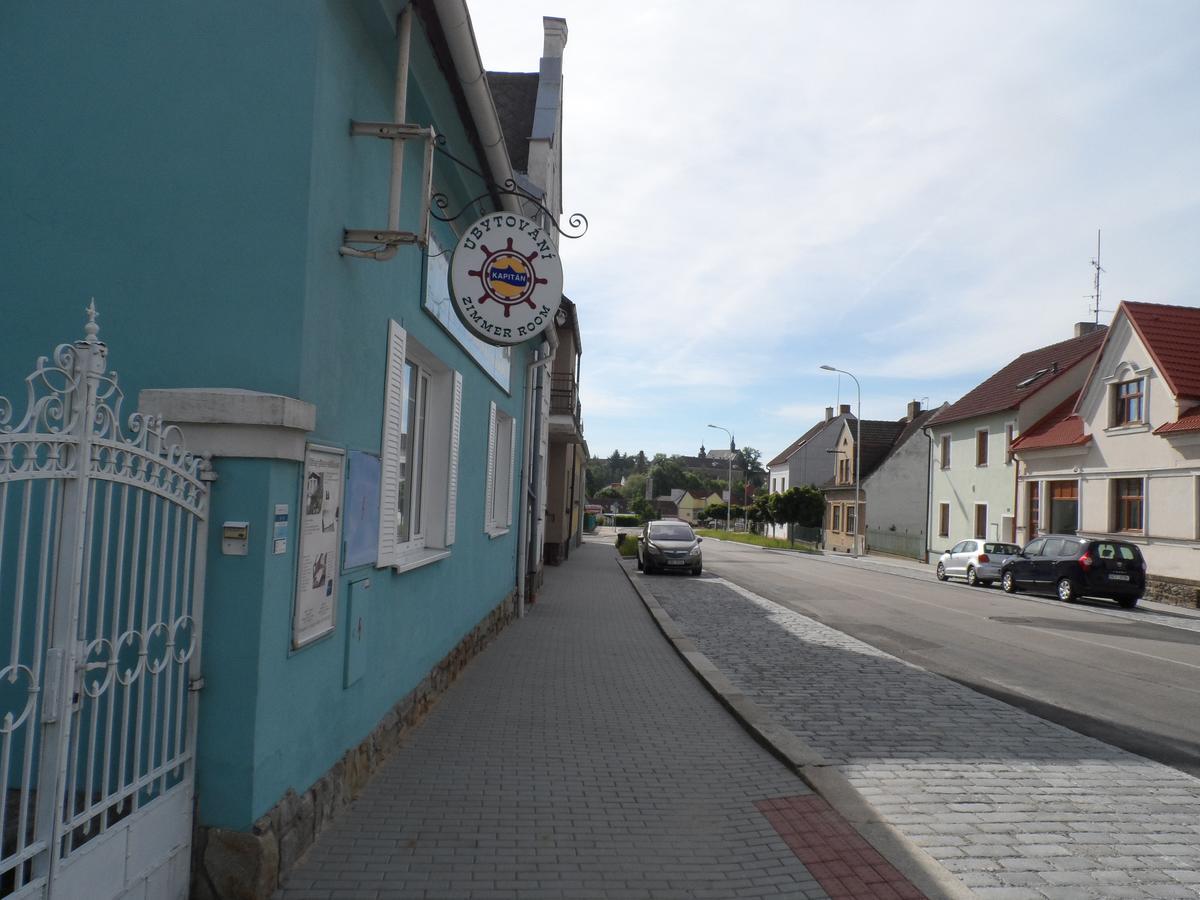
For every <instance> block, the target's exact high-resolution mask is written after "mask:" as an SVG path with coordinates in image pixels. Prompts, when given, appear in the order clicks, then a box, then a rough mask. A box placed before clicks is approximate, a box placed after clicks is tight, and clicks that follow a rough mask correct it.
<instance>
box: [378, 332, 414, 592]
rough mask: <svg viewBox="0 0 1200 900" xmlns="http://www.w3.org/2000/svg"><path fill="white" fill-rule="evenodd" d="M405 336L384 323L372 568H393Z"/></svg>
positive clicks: (401, 424) (398, 486)
mask: <svg viewBox="0 0 1200 900" xmlns="http://www.w3.org/2000/svg"><path fill="white" fill-rule="evenodd" d="M407 337H408V335H407V334H406V332H405V331H404V329H403V328H401V327H400V326H399V325H398V324H397V323H396V322H394V321H389V322H388V347H387V382H386V386H385V388H384V392H383V439H382V441H381V446H380V450H379V462H380V467H379V553H378V556H377V558H376V560H375V566H376V568H380V569H382V568H386V567H387V566H390V565H394V564H395V563H396V562H397V561H398V559H397V555H396V497H397V495H398V494H399V492H400V451H401V447H400V434H401V431H402V430H403V427H404V349H405V344H406V342H407Z"/></svg>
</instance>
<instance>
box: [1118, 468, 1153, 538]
mask: <svg viewBox="0 0 1200 900" xmlns="http://www.w3.org/2000/svg"><path fill="white" fill-rule="evenodd" d="M1145 492H1146V483H1145V481H1144V480H1143V479H1141V478H1117V479H1114V480H1113V531H1143V530H1144V529H1145Z"/></svg>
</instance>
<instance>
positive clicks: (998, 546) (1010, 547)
mask: <svg viewBox="0 0 1200 900" xmlns="http://www.w3.org/2000/svg"><path fill="white" fill-rule="evenodd" d="M1020 555H1021V548H1020V547H1018V546H1017V545H1016V544H1005V543H1002V542H1000V541H981V540H978V539H975V540H970V541H959V542H958V543H957V544H955V545H954V546H953V547H951V548H950V549H949V550H947V551H946V552H945V553H943V554H942V558H941V559H939V560H938V564H937V577H938V581H945V580H946V579H947V578H965V579H966V580H967V584H970V585H977V584H983V585H989V584H991V583H992V582H993V581H997V580H999V578H1000V567H1001V566H1003V565H1004V564H1005V563H1006V562H1008V561H1009V560H1010V559H1012V558H1013V557H1014V556H1020Z"/></svg>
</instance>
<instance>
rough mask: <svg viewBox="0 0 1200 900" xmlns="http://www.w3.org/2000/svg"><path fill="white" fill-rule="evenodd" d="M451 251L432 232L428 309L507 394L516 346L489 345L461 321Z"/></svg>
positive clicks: (427, 265)
mask: <svg viewBox="0 0 1200 900" xmlns="http://www.w3.org/2000/svg"><path fill="white" fill-rule="evenodd" d="M453 248H454V241H450V248H449V249H447V248H445V247H443V246H442V244H441V242H440V241H439V240H438V237H437V235H436V234H434V232H433V231H432V230H431V231H430V233H429V252H428V253H427V254H426V256H425V309H426V310H427V311H428V312H429V314H430V315H431V316H433V317H434V318H435V319H437V320H438V322H440V323H441V325H442V327H443V328H445V329H446V330H447V331H448V332H450V334H451V335H452V336H453V337H454V339H455V340H456V341H458V343H459V345H461V346H462V348H463V349H464V350H466V351H467V353H469V354H471V357H472V358H473V359H474V360H475V362H476V363H478V364H479V367H480V368H481V369H483V371H485V372H487V373H488V375H490V376H491V377H492V378H493V379H495V381H496V384H498V385H500V387H502V388H504V389H505V390H506V391H507V390H509V389H510V388H511V386H512V347H500V346H496V345H494V344H488V343H486V342H484V341H483V340H481V339H480V338H477V337H476V336H475V335H473V334H472V333H471V332H470V331H468V330H467V326H466V325H464V324H463V323H462V320H461V319H459V317H458V313H456V312H455V311H454V304H453V303H452V302H451V300H450V250H452V249H453Z"/></svg>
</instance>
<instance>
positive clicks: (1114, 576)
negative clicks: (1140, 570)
mask: <svg viewBox="0 0 1200 900" xmlns="http://www.w3.org/2000/svg"><path fill="white" fill-rule="evenodd" d="M1108 580H1109V581H1128V580H1129V576H1128V575H1124V574H1121V573H1120V572H1110V573H1109V574H1108Z"/></svg>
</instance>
